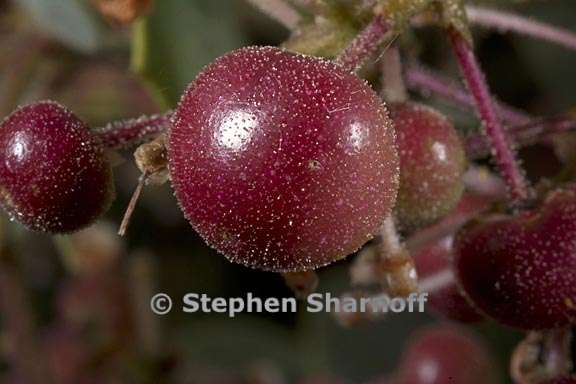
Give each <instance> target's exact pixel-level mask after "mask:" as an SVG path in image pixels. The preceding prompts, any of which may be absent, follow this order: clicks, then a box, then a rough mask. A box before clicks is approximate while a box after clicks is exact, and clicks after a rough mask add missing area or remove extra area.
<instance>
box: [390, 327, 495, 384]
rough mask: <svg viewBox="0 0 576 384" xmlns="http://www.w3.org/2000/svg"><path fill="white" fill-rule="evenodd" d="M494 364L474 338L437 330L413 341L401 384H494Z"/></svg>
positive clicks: (405, 358) (404, 359)
mask: <svg viewBox="0 0 576 384" xmlns="http://www.w3.org/2000/svg"><path fill="white" fill-rule="evenodd" d="M493 372H494V363H493V361H492V359H491V358H490V354H489V351H488V350H487V348H486V347H485V346H484V344H483V343H482V342H481V340H479V339H478V338H477V337H475V335H474V334H471V333H469V332H466V331H465V330H463V329H460V328H456V327H450V326H437V327H434V328H429V329H426V330H424V331H421V332H419V333H418V334H416V335H415V336H413V337H412V339H411V341H410V343H409V345H408V347H407V348H406V350H405V352H404V354H403V357H402V362H401V364H400V367H399V370H398V374H397V378H396V379H395V381H394V382H395V383H397V384H440V383H466V384H490V383H495V382H496V380H495V378H494V377H493V376H492V375H493Z"/></svg>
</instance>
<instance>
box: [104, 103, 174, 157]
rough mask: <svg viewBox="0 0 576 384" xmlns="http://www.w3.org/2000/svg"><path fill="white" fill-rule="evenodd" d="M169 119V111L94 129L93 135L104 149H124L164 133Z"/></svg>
mask: <svg viewBox="0 0 576 384" xmlns="http://www.w3.org/2000/svg"><path fill="white" fill-rule="evenodd" d="M171 117H172V112H171V111H169V112H166V113H163V114H158V115H151V116H141V117H138V118H136V119H127V120H119V121H114V122H111V123H109V124H108V125H106V126H104V127H100V128H96V129H94V131H93V133H94V135H96V137H97V138H98V139H99V140H100V142H101V143H102V145H103V146H104V147H106V148H109V149H119V148H125V147H128V146H134V145H136V144H139V143H141V142H142V141H144V140H146V139H147V138H149V137H151V136H154V135H158V134H160V133H162V132H164V131H166V130H167V129H168V128H169V127H170V119H171Z"/></svg>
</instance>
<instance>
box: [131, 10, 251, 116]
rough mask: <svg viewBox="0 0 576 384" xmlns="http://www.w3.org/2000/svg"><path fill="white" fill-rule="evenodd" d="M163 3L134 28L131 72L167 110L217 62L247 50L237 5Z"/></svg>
mask: <svg viewBox="0 0 576 384" xmlns="http://www.w3.org/2000/svg"><path fill="white" fill-rule="evenodd" d="M225 4H226V6H224V2H221V1H214V0H193V1H190V0H162V1H158V2H156V4H155V7H154V11H153V13H152V14H151V15H150V16H148V17H147V18H146V19H143V20H141V21H139V22H137V24H136V25H135V28H134V37H133V47H132V68H133V70H134V71H135V72H137V73H139V74H140V75H141V76H142V77H143V78H144V79H145V80H146V81H147V82H148V83H149V84H150V85H151V86H152V88H153V91H154V93H155V94H156V95H157V96H158V98H159V99H160V100H161V101H162V102H164V103H165V104H166V106H174V105H175V104H176V103H177V101H178V99H179V98H180V95H181V94H182V92H183V90H184V89H185V87H186V85H187V84H188V83H190V81H192V80H193V79H194V78H195V77H196V75H197V74H198V72H199V71H200V70H201V69H202V68H203V67H204V66H205V65H206V64H208V63H210V62H211V61H212V60H214V59H215V58H216V57H218V56H220V55H222V54H223V53H225V52H227V51H230V50H232V49H234V48H238V47H240V46H242V45H244V44H245V38H244V35H243V31H242V29H241V28H240V25H239V22H238V16H237V15H238V13H237V12H235V8H236V7H235V4H236V3H235V2H234V1H228V2H225Z"/></svg>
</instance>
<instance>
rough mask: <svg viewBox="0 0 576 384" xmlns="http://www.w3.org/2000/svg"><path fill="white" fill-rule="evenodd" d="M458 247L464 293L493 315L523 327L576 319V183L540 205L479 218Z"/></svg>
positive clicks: (457, 261)
mask: <svg viewBox="0 0 576 384" xmlns="http://www.w3.org/2000/svg"><path fill="white" fill-rule="evenodd" d="M455 248H456V257H455V266H456V270H457V275H458V278H459V280H460V282H461V285H462V287H463V288H464V291H465V293H466V294H467V295H468V296H469V297H470V298H471V299H472V301H473V302H474V303H475V304H476V305H477V306H478V307H479V309H481V310H482V311H483V312H485V313H486V314H487V315H489V316H490V317H492V318H494V319H495V320H497V321H499V322H501V323H502V324H506V325H509V326H512V327H517V328H522V329H547V328H555V327H561V326H565V325H569V324H574V321H575V319H576V188H575V187H573V186H572V187H566V188H564V189H559V190H557V191H554V192H552V193H550V194H549V195H548V196H547V198H546V200H545V201H544V202H543V203H542V206H541V207H539V208H538V209H536V210H533V211H527V212H523V213H520V214H518V215H515V216H508V215H490V216H488V217H485V218H483V219H481V220H479V221H478V222H476V223H475V224H473V225H470V226H468V227H466V228H464V229H463V231H461V232H460V233H459V235H458V238H457V243H456V245H455Z"/></svg>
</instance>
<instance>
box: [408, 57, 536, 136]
mask: <svg viewBox="0 0 576 384" xmlns="http://www.w3.org/2000/svg"><path fill="white" fill-rule="evenodd" d="M405 76H406V77H405V79H406V83H407V85H408V87H409V88H411V89H414V90H417V91H419V92H421V93H423V94H425V95H427V94H429V93H433V94H435V95H437V96H439V97H441V98H443V99H445V100H447V101H450V102H453V103H455V104H457V105H463V106H466V107H470V108H474V107H475V105H476V104H475V102H474V98H473V97H472V96H471V95H470V94H469V93H468V92H467V91H466V90H465V89H464V88H462V87H461V86H460V85H459V84H457V83H456V82H455V81H453V80H452V79H450V78H447V77H446V76H445V75H442V74H440V73H437V72H435V71H433V70H431V69H428V68H425V67H423V66H421V65H410V66H408V67H407V68H406V73H405ZM495 104H496V109H498V112H499V115H500V116H501V117H502V119H503V120H504V121H506V122H507V123H508V124H511V125H523V124H527V123H529V122H530V121H531V120H532V116H530V115H529V114H527V113H525V112H523V111H520V110H518V109H516V108H514V107H510V106H508V105H506V104H504V103H501V102H498V101H496V100H495Z"/></svg>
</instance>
